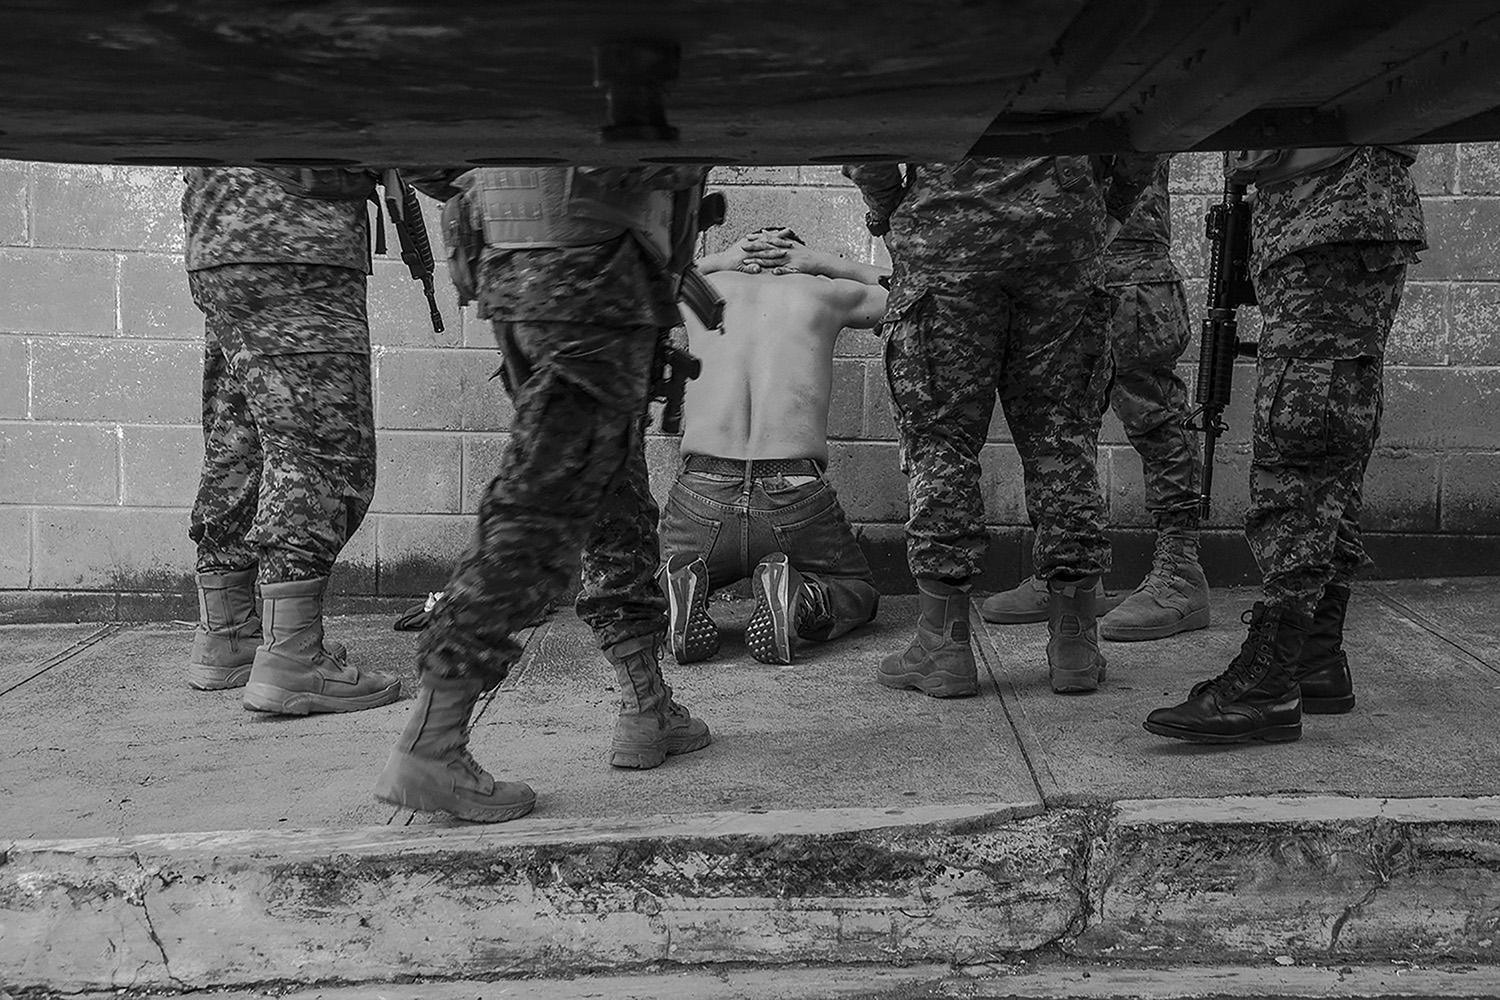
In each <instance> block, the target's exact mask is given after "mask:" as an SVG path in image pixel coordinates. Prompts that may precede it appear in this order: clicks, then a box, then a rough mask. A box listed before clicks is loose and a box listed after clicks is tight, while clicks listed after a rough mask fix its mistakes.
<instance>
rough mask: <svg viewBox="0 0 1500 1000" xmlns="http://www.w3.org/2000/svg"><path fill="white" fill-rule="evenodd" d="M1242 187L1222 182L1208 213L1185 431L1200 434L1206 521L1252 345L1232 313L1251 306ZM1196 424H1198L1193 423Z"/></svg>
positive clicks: (1246, 213)
mask: <svg viewBox="0 0 1500 1000" xmlns="http://www.w3.org/2000/svg"><path fill="white" fill-rule="evenodd" d="M1245 187H1246V185H1244V184H1241V183H1236V182H1234V181H1228V180H1226V181H1225V182H1224V200H1223V201H1222V202H1220V203H1219V204H1217V205H1214V206H1213V207H1211V208H1210V209H1209V210H1208V246H1209V265H1208V314H1207V315H1206V316H1204V318H1203V341H1202V344H1201V345H1200V346H1199V349H1198V382H1197V385H1196V386H1195V387H1194V390H1193V401H1194V402H1195V403H1197V404H1198V408H1197V409H1196V410H1194V411H1193V412H1192V413H1191V414H1189V415H1188V417H1187V420H1186V421H1185V423H1186V424H1187V426H1188V428H1189V429H1191V430H1195V431H1201V432H1202V434H1203V489H1202V493H1201V494H1200V496H1199V504H1200V509H1201V513H1202V516H1203V517H1207V516H1208V511H1209V507H1210V506H1211V497H1212V496H1213V483H1214V447H1215V445H1216V444H1217V443H1218V438H1219V435H1220V434H1222V433H1224V432H1225V431H1227V430H1229V425H1228V424H1226V423H1225V422H1224V409H1225V407H1227V406H1228V405H1229V392H1230V389H1231V388H1232V387H1233V385H1234V359H1235V358H1236V357H1254V356H1255V344H1253V343H1250V344H1241V343H1240V339H1239V324H1238V322H1237V320H1236V318H1235V310H1236V309H1237V308H1239V307H1240V306H1242V305H1253V304H1254V303H1255V286H1254V285H1253V284H1252V283H1251V281H1250V204H1249V203H1248V202H1247V201H1245ZM1195 420H1196V422H1195Z"/></svg>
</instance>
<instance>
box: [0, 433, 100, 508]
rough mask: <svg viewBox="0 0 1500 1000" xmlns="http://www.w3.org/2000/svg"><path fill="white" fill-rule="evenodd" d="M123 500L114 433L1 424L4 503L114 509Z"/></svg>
mask: <svg viewBox="0 0 1500 1000" xmlns="http://www.w3.org/2000/svg"><path fill="white" fill-rule="evenodd" d="M119 499H120V452H119V441H118V440H117V438H116V436H115V431H114V428H113V427H95V426H77V425H66V424H65V425H58V424H45V423H36V422H32V421H26V422H24V423H7V424H0V503H36V504H50V503H57V504H75V505H83V504H113V503H117V502H118V501H119Z"/></svg>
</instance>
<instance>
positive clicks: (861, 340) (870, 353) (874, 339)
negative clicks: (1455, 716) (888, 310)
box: [833, 327, 885, 359]
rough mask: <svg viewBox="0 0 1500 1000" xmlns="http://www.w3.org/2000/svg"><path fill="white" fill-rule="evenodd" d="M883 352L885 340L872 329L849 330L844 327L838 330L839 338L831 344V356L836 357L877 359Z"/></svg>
mask: <svg viewBox="0 0 1500 1000" xmlns="http://www.w3.org/2000/svg"><path fill="white" fill-rule="evenodd" d="M884 352H885V341H883V340H881V339H880V335H879V334H877V333H876V332H875V331H874V330H851V329H849V328H848V327H845V328H844V329H843V330H840V331H839V339H838V340H837V341H836V342H835V343H834V345H833V356H834V357H836V358H876V359H879V358H880V357H881V356H882V355H883V354H884Z"/></svg>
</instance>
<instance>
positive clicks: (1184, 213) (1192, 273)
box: [1172, 195, 1217, 278]
mask: <svg viewBox="0 0 1500 1000" xmlns="http://www.w3.org/2000/svg"><path fill="white" fill-rule="evenodd" d="M1216 200H1217V199H1213V198H1205V197H1203V196H1201V195H1185V196H1181V197H1176V198H1173V199H1172V261H1173V262H1174V263H1175V264H1176V265H1177V269H1178V270H1179V271H1181V272H1182V273H1183V275H1184V276H1185V277H1189V278H1197V277H1202V276H1203V275H1205V274H1207V273H1208V237H1207V235H1206V234H1205V232H1204V228H1203V227H1204V225H1205V220H1207V218H1208V206H1209V203H1210V202H1212V201H1216Z"/></svg>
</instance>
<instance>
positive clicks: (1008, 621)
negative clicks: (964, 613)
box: [979, 605, 1047, 625]
mask: <svg viewBox="0 0 1500 1000" xmlns="http://www.w3.org/2000/svg"><path fill="white" fill-rule="evenodd" d="M979 617H981V618H983V619H984V620H985V621H987V622H989V623H990V624H991V625H1035V624H1036V623H1037V622H1044V621H1046V620H1047V609H1046V608H1042V609H1041V610H1040V611H986V610H984V606H983V605H981V606H980V608H979Z"/></svg>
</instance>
